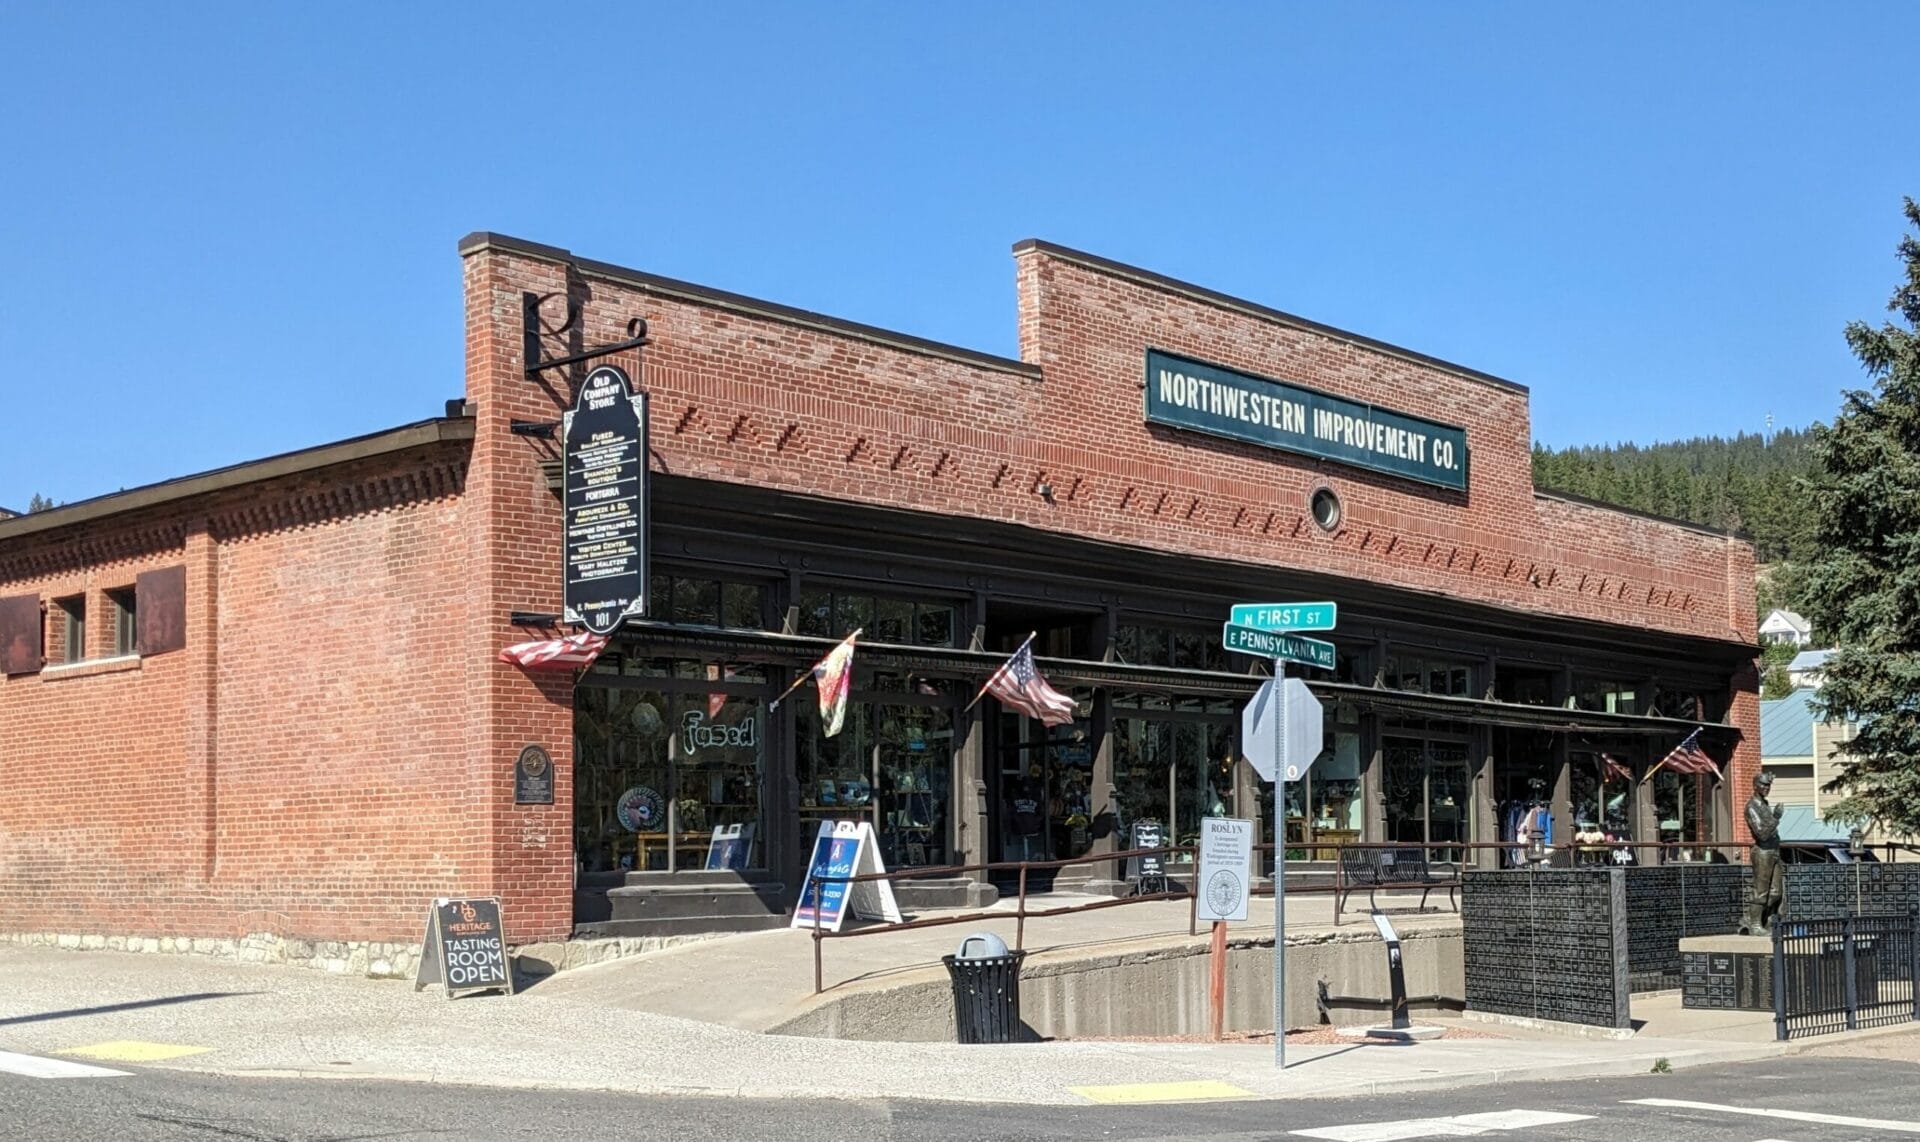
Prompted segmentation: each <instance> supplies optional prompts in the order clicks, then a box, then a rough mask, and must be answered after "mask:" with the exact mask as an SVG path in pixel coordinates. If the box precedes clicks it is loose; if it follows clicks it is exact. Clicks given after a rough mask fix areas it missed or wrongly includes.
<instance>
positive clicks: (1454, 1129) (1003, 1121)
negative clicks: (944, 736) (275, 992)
mask: <svg viewBox="0 0 1920 1142" xmlns="http://www.w3.org/2000/svg"><path fill="white" fill-rule="evenodd" d="M124 1069H126V1070H128V1071H129V1072H131V1073H129V1074H126V1075H124V1076H117V1077H101V1078H53V1079H43V1078H29V1077H23V1076H17V1075H13V1074H0V1136H4V1137H5V1138H7V1139H31V1140H40V1139H46V1140H57V1139H89V1140H91V1139H101V1138H111V1139H114V1140H115V1142H145V1140H147V1139H195V1140H208V1139H218V1140H259V1142H265V1140H276V1142H277V1140H285V1142H320V1140H323V1139H326V1140H339V1142H345V1140H348V1139H437V1138H459V1139H526V1138H576V1137H579V1138H593V1137H600V1138H618V1139H629V1138H631V1139H653V1138H658V1139H672V1140H673V1142H705V1140H708V1139H746V1138H780V1139H800V1140H811V1139H823V1140H824V1139H836V1140H838V1139H846V1140H854V1142H865V1140H881V1139H886V1140H892V1139H901V1140H905V1139H913V1140H915V1142H921V1140H925V1142H940V1140H947V1139H952V1140H960V1139H967V1140H969V1142H971V1140H976V1139H1034V1140H1039V1139H1048V1140H1051V1139H1194V1140H1211V1142H1225V1140H1233V1142H1252V1140H1256V1139H1296V1138H1330V1139H1334V1140H1336V1142H1393V1140H1395V1139H1402V1138H1405V1139H1416V1138H1433V1137H1461V1136H1474V1137H1481V1138H1486V1139H1489V1140H1491V1142H1498V1140H1499V1139H1501V1138H1511V1139H1529V1140H1542V1139H1552V1140H1561V1139H1568V1140H1570V1139H1581V1140H1592V1139H1604V1140H1606V1142H1625V1140H1632V1139H1649V1140H1660V1142H1709V1140H1711V1142H1722V1140H1724V1142H1762V1140H1786V1142H1839V1140H1842V1139H1846V1140H1858V1139H1872V1138H1888V1139H1892V1138H1899V1137H1902V1136H1914V1135H1920V1082H1916V1081H1915V1080H1916V1079H1920V1065H1915V1064H1913V1063H1906V1062H1890V1061H1886V1060H1876V1059H1826V1058H1807V1057H1799V1058H1787V1059H1778V1060H1772V1061H1768V1062H1763V1063H1747V1064H1742V1065H1739V1066H1735V1067H1725V1068H1712V1069H1701V1070H1689V1071H1681V1072H1677V1073H1674V1074H1668V1075H1645V1076H1640V1077H1635V1078H1628V1079H1605V1080H1591V1081H1582V1082H1560V1083H1512V1084H1504V1085H1498V1086H1490V1087H1475V1088H1470V1089H1466V1090H1460V1091H1447V1092H1435V1093H1429V1094H1411V1095H1394V1096H1386V1097H1380V1098H1375V1099H1364V1100H1325V1101H1322V1100H1312V1101H1305V1102H1259V1101H1240V1102H1211V1103H1190V1104H1177V1105H1153V1106H1088V1107H1013V1106H995V1105H988V1104H952V1103H925V1102H918V1103H916V1102H904V1101H903V1102H845V1101H826V1100H822V1101H789V1102H773V1101H755V1100H749V1099H711V1098H671V1097H657V1096H644V1095H626V1094H604V1093H592V1092H555V1091H524V1090H505V1089H499V1088H474V1087H456V1086H445V1085H431V1084H422V1083H406V1082H372V1081H363V1080H353V1079H272V1078H234V1077H226V1076H216V1075H205V1074H195V1073H191V1072H186V1071H169V1070H165V1069H155V1068H137V1067H128V1068H124ZM1646 1099H1656V1100H1666V1101H1668V1102H1686V1103H1699V1104H1705V1105H1704V1106H1702V1107H1695V1106H1667V1105H1648V1104H1646V1103H1644V1102H1641V1101H1637V1100H1646ZM1737 1107H1759V1108H1764V1109H1767V1110H1769V1111H1772V1112H1774V1113H1773V1115H1772V1116H1766V1117H1759V1116H1750V1115H1746V1114H1741V1113H1736V1112H1735V1110H1734V1108H1737ZM1462 1115H1466V1116H1476V1117H1469V1118H1466V1119H1464V1120H1460V1119H1455V1120H1453V1121H1443V1122H1433V1121H1421V1120H1433V1119H1445V1118H1450V1117H1452V1116H1462ZM1804 1115H1812V1116H1815V1117H1814V1119H1809V1118H1806V1117H1799V1116H1804ZM1819 1116H1841V1117H1842V1118H1843V1119H1845V1120H1846V1121H1838V1122H1835V1121H1822V1120H1818V1119H1819ZM1864 1119H1871V1120H1879V1121H1873V1122H1868V1121H1861V1120H1864ZM1302 1131H1310V1132H1311V1133H1300V1132H1302Z"/></svg>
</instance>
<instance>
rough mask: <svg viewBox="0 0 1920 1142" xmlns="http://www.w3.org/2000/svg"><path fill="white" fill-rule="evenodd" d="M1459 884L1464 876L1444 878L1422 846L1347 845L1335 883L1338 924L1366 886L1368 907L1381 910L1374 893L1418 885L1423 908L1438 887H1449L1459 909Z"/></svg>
mask: <svg viewBox="0 0 1920 1142" xmlns="http://www.w3.org/2000/svg"><path fill="white" fill-rule="evenodd" d="M1459 887H1460V879H1459V877H1457V876H1456V877H1453V878H1451V879H1444V880H1443V879H1441V878H1440V877H1437V876H1435V875H1434V874H1433V867H1432V866H1431V865H1429V864H1428V863H1427V850H1426V849H1423V848H1420V847H1418V846H1409V847H1407V848H1369V847H1366V846H1359V845H1354V846H1348V847H1344V848H1342V849H1341V850H1340V879H1339V881H1338V882H1337V883H1336V884H1335V885H1334V903H1333V919H1334V923H1336V924H1337V923H1339V922H1340V914H1341V913H1342V912H1343V911H1345V910H1346V906H1347V900H1348V899H1349V898H1351V897H1352V896H1353V894H1354V893H1355V892H1358V891H1359V890H1360V889H1362V888H1364V889H1366V890H1367V907H1368V908H1369V909H1371V910H1373V911H1375V912H1378V911H1379V910H1380V905H1379V903H1378V901H1377V900H1376V899H1375V897H1374V894H1375V893H1377V892H1378V891H1379V890H1380V889H1382V888H1418V889H1419V890H1420V907H1421V908H1422V909H1425V908H1426V906H1427V897H1428V896H1429V895H1431V894H1432V893H1433V890H1434V889H1436V888H1444V889H1446V890H1447V903H1449V904H1451V905H1453V910H1454V911H1455V912H1458V911H1460V898H1459V896H1458V895H1457V893H1458V890H1459Z"/></svg>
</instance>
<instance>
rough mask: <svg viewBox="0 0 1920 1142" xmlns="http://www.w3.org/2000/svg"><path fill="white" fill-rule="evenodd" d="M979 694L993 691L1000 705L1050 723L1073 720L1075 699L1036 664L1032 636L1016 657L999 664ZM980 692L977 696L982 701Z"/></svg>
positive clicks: (1060, 724) (975, 698)
mask: <svg viewBox="0 0 1920 1142" xmlns="http://www.w3.org/2000/svg"><path fill="white" fill-rule="evenodd" d="M980 694H992V695H993V696H994V697H995V698H998V699H1000V704H1001V705H1003V706H1010V707H1012V708H1013V709H1016V710H1018V711H1020V712H1021V713H1023V714H1025V715H1026V716H1028V717H1029V718H1038V719H1040V721H1041V723H1042V724H1044V725H1049V726H1064V725H1066V724H1067V723H1069V722H1071V721H1073V699H1072V698H1069V697H1067V696H1066V695H1065V694H1062V693H1061V692H1060V691H1058V690H1055V689H1054V688H1053V687H1052V686H1049V685H1048V684H1047V680H1046V678H1045V677H1043V676H1042V675H1041V673H1040V670H1039V668H1038V667H1036V666H1034V664H1033V636H1032V635H1028V636H1027V641H1025V642H1023V643H1021V644H1020V649H1019V650H1016V651H1014V652H1013V657H1012V658H1009V659H1007V660H1006V661H1005V662H1003V663H1001V664H1000V669H998V670H996V671H994V672H993V677H991V678H989V679H987V684H986V685H985V686H982V687H981V688H980ZM979 700H980V695H979V694H976V695H974V701H976V702H977V701H979Z"/></svg>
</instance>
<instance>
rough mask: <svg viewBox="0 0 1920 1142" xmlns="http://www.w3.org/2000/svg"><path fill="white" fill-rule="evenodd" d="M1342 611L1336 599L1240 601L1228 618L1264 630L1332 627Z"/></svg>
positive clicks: (1238, 623)
mask: <svg viewBox="0 0 1920 1142" xmlns="http://www.w3.org/2000/svg"><path fill="white" fill-rule="evenodd" d="M1339 613H1340V609H1339V607H1337V606H1336V605H1334V604H1333V603H1239V604H1236V605H1235V606H1234V608H1233V613H1232V614H1231V615H1229V616H1228V617H1227V621H1228V622H1230V623H1232V624H1233V625H1234V626H1240V627H1259V628H1260V629H1261V630H1332V629H1333V624H1334V620H1335V619H1336V618H1337V617H1338V616H1339Z"/></svg>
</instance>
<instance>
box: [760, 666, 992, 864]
mask: <svg viewBox="0 0 1920 1142" xmlns="http://www.w3.org/2000/svg"><path fill="white" fill-rule="evenodd" d="M858 689H861V690H863V691H868V692H873V691H881V692H886V691H896V692H905V693H911V694H914V695H916V696H920V697H941V698H947V699H949V700H950V699H952V697H953V695H954V693H955V686H954V684H953V683H950V682H947V681H945V680H934V679H924V678H911V679H910V678H908V677H907V676H905V675H874V676H872V677H871V678H863V679H860V680H859V683H858ZM794 711H795V713H794V726H795V741H796V745H797V747H798V754H797V757H796V764H797V769H796V771H797V775H798V778H799V783H800V821H801V833H802V835H803V836H805V837H807V838H811V837H812V836H813V835H814V834H815V833H816V832H818V830H819V827H820V824H821V822H823V821H861V820H864V821H869V822H871V823H872V824H873V826H874V833H875V835H876V836H877V837H878V839H879V842H880V855H881V859H882V860H883V861H885V862H886V865H887V867H888V868H895V867H901V868H911V867H925V866H932V865H941V864H946V863H949V862H948V854H947V833H948V812H949V804H948V803H949V801H950V800H951V789H952V782H953V745H954V742H953V718H954V710H953V705H952V703H951V701H947V702H941V703H935V704H929V703H926V702H915V703H906V702H899V701H874V700H866V701H861V700H850V701H849V702H848V704H847V711H846V716H845V718H844V720H843V721H842V722H841V726H840V732H839V733H838V734H836V735H834V736H833V737H830V738H829V737H826V736H824V735H823V734H822V733H821V725H820V711H819V706H818V704H817V703H813V702H805V703H801V704H799V705H796V706H795V707H794Z"/></svg>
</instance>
